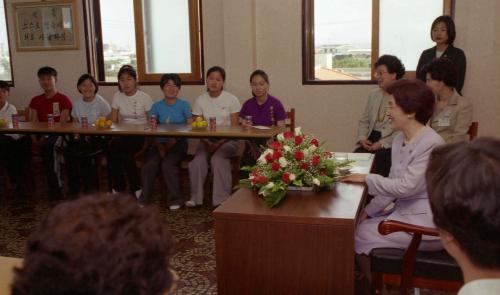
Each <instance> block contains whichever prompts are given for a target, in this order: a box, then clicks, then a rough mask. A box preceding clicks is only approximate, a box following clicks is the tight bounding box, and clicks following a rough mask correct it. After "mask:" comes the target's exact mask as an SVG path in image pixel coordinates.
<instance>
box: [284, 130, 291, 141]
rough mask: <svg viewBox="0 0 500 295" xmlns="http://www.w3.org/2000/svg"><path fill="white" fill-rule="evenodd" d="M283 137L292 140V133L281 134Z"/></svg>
mask: <svg viewBox="0 0 500 295" xmlns="http://www.w3.org/2000/svg"><path fill="white" fill-rule="evenodd" d="M283 137H284V138H285V139H290V138H292V137H293V134H292V132H291V131H286V132H285V133H283Z"/></svg>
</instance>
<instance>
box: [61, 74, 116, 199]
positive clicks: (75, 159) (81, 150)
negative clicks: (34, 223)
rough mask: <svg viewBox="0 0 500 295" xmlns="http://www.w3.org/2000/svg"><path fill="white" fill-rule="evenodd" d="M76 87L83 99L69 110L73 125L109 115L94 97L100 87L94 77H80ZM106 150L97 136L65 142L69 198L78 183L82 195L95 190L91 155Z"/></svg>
mask: <svg viewBox="0 0 500 295" xmlns="http://www.w3.org/2000/svg"><path fill="white" fill-rule="evenodd" d="M76 87H77V88H78V92H80V93H81V94H82V99H81V100H79V101H78V102H76V103H75V105H74V107H73V109H72V110H71V116H72V117H73V121H75V122H79V123H81V119H82V117H86V120H87V122H88V124H91V123H92V122H95V121H96V120H97V118H99V117H106V116H108V115H109V114H110V113H111V107H110V106H109V103H108V102H107V101H106V100H105V99H104V98H102V96H100V95H99V94H97V91H98V90H99V85H98V84H97V81H96V80H95V78H94V77H92V76H91V75H89V74H83V75H82V76H80V78H79V79H78V82H77V83H76ZM106 147H107V142H106V139H104V138H102V137H100V136H81V137H74V138H73V139H71V140H70V141H69V142H68V146H67V147H66V149H65V150H64V156H65V158H66V165H67V168H68V169H67V170H68V186H69V192H68V195H70V196H72V195H76V194H78V193H79V192H80V186H81V185H80V183H82V184H83V191H84V192H85V193H89V192H92V191H95V190H97V188H98V179H97V167H96V164H95V162H94V161H92V157H91V155H92V154H94V153H95V152H97V151H98V150H101V149H105V148H106Z"/></svg>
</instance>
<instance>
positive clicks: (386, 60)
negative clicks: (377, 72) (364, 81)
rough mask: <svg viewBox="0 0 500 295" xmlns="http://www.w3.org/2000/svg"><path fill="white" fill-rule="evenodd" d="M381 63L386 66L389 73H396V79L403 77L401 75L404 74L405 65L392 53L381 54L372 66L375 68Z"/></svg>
mask: <svg viewBox="0 0 500 295" xmlns="http://www.w3.org/2000/svg"><path fill="white" fill-rule="evenodd" d="M381 65H384V66H386V67H387V71H389V73H390V74H394V73H396V80H399V79H401V78H403V76H404V75H405V66H404V65H403V63H402V62H401V60H400V59H399V58H397V57H396V56H394V55H389V54H384V55H382V56H381V57H379V58H378V59H377V61H376V62H375V63H374V64H373V67H374V68H376V67H378V66H381Z"/></svg>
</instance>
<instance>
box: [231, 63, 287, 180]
mask: <svg viewBox="0 0 500 295" xmlns="http://www.w3.org/2000/svg"><path fill="white" fill-rule="evenodd" d="M250 87H251V88H252V94H253V97H252V98H249V99H248V100H247V101H245V103H244V104H243V107H242V108H241V111H240V124H241V125H243V126H245V125H247V124H248V123H249V122H247V120H246V119H245V117H246V116H251V117H252V122H251V124H252V125H260V126H285V119H286V112H285V108H284V107H283V104H282V103H281V101H279V99H277V98H276V97H274V96H272V95H270V94H269V76H268V75H267V74H266V72H264V71H263V70H255V71H254V72H253V73H252V74H251V75H250ZM265 144H266V142H265V140H264V141H259V140H252V141H247V144H246V147H245V153H244V154H243V157H242V159H241V164H242V166H252V165H255V163H256V160H257V158H258V157H259V156H260V151H259V146H260V145H265ZM240 177H241V178H246V177H248V172H246V171H242V172H240Z"/></svg>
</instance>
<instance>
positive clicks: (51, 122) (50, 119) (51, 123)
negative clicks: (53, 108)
mask: <svg viewBox="0 0 500 295" xmlns="http://www.w3.org/2000/svg"><path fill="white" fill-rule="evenodd" d="M47 125H48V126H49V127H54V125H55V120H54V115H52V114H48V115H47Z"/></svg>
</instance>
